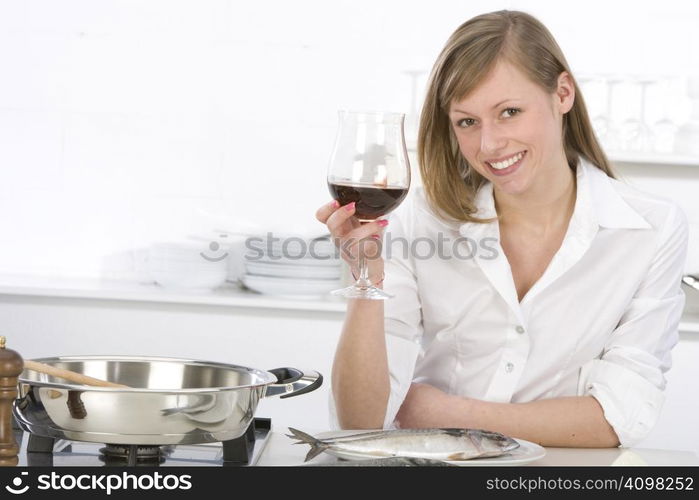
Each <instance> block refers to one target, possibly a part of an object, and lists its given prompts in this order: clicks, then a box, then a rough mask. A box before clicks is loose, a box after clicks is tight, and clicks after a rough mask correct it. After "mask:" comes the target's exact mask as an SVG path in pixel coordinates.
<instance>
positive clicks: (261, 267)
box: [245, 262, 342, 280]
mask: <svg viewBox="0 0 699 500" xmlns="http://www.w3.org/2000/svg"><path fill="white" fill-rule="evenodd" d="M245 268H246V269H247V272H248V274H254V275H257V276H268V277H275V278H311V279H331V280H339V279H341V278H342V268H341V267H340V266H337V267H329V266H290V265H285V264H261V263H253V262H246V263H245Z"/></svg>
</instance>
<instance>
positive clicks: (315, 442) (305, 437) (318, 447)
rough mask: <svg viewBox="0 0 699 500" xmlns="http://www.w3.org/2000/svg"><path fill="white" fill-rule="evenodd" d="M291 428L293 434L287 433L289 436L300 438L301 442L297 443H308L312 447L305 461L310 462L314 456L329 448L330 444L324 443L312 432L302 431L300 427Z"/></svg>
mask: <svg viewBox="0 0 699 500" xmlns="http://www.w3.org/2000/svg"><path fill="white" fill-rule="evenodd" d="M289 430H290V431H291V434H287V437H290V438H291V439H298V440H299V442H298V443H296V444H307V445H310V447H311V449H310V450H309V451H308V454H307V455H306V458H305V459H304V462H308V461H309V460H311V459H312V458H314V457H316V456H318V455H319V454H321V453H322V452H323V451H324V450H325V449H326V448H328V445H327V444H326V443H324V442H323V441H321V440H320V439H316V438H314V437H313V436H311V435H310V434H306V433H305V432H302V431H300V430H298V429H294V428H293V427H289ZM292 434H293V435H292Z"/></svg>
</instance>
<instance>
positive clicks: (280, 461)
mask: <svg viewBox="0 0 699 500" xmlns="http://www.w3.org/2000/svg"><path fill="white" fill-rule="evenodd" d="M357 432H361V431H357ZM310 434H311V435H316V434H319V433H317V432H315V433H314V432H310ZM295 442H296V441H295V440H293V439H290V438H288V437H287V436H286V435H284V434H283V433H281V432H279V431H274V432H272V433H271V435H270V436H269V437H268V439H267V443H266V446H265V449H264V451H263V452H262V455H261V456H260V459H259V461H258V462H257V465H258V466H295V465H304V461H303V459H304V457H305V456H306V453H308V450H309V449H310V447H309V446H307V445H303V444H301V445H297V444H295ZM338 462H339V459H338V458H336V457H334V456H332V455H330V454H328V453H321V454H320V455H318V456H317V457H315V458H314V459H312V460H310V461H309V462H307V463H306V464H307V465H331V464H335V463H338ZM489 465H498V464H497V463H496V462H493V463H492V464H489ZM502 465H503V466H504V465H507V464H505V463H503V464H502ZM512 465H516V466H520V465H522V466H532V465H534V466H634V465H638V466H645V465H652V466H678V465H679V466H699V457H697V455H696V454H695V453H692V452H690V451H675V450H661V449H646V448H546V455H545V456H544V457H543V458H541V459H539V460H534V461H531V462H527V463H521V464H519V463H518V464H512Z"/></svg>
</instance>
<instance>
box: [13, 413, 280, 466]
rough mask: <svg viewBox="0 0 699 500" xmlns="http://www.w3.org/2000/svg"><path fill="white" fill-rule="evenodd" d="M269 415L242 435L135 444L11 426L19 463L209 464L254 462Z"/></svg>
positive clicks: (264, 438) (262, 444)
mask: <svg viewBox="0 0 699 500" xmlns="http://www.w3.org/2000/svg"><path fill="white" fill-rule="evenodd" d="M270 429H271V419H268V418H255V419H253V421H252V423H251V424H250V426H249V427H248V429H247V431H246V432H245V434H243V435H242V436H240V437H238V438H236V439H231V440H229V441H225V442H222V443H205V444H187V445H168V446H152V445H149V446H139V445H121V444H119V445H114V444H109V443H89V442H84V441H68V440H64V439H54V438H49V437H44V436H38V435H36V434H31V433H29V432H22V431H21V430H19V429H15V434H16V438H17V442H21V445H20V452H19V464H18V465H19V466H44V467H45V466H49V467H51V466H56V467H61V466H63V467H66V466H67V467H83V466H97V467H100V466H119V467H123V466H143V467H162V466H179V467H196V466H203V467H212V466H251V465H256V464H257V461H258V460H259V458H260V455H261V454H262V450H263V449H264V447H265V445H266V444H267V441H268V437H269V434H270Z"/></svg>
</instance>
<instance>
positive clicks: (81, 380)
mask: <svg viewBox="0 0 699 500" xmlns="http://www.w3.org/2000/svg"><path fill="white" fill-rule="evenodd" d="M24 368H26V369H28V370H34V371H35V372H39V373H45V374H46V375H50V376H52V377H58V378H62V379H65V380H68V381H69V382H73V383H76V384H81V385H91V386H94V387H118V388H121V389H130V387H129V386H128V385H123V384H117V383H114V382H109V381H107V380H102V379H99V378H94V377H89V376H87V375H83V374H82V373H76V372H73V371H70V370H64V369H63V368H56V367H55V366H51V365H47V364H44V363H39V362H38V361H32V360H30V359H25V360H24Z"/></svg>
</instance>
